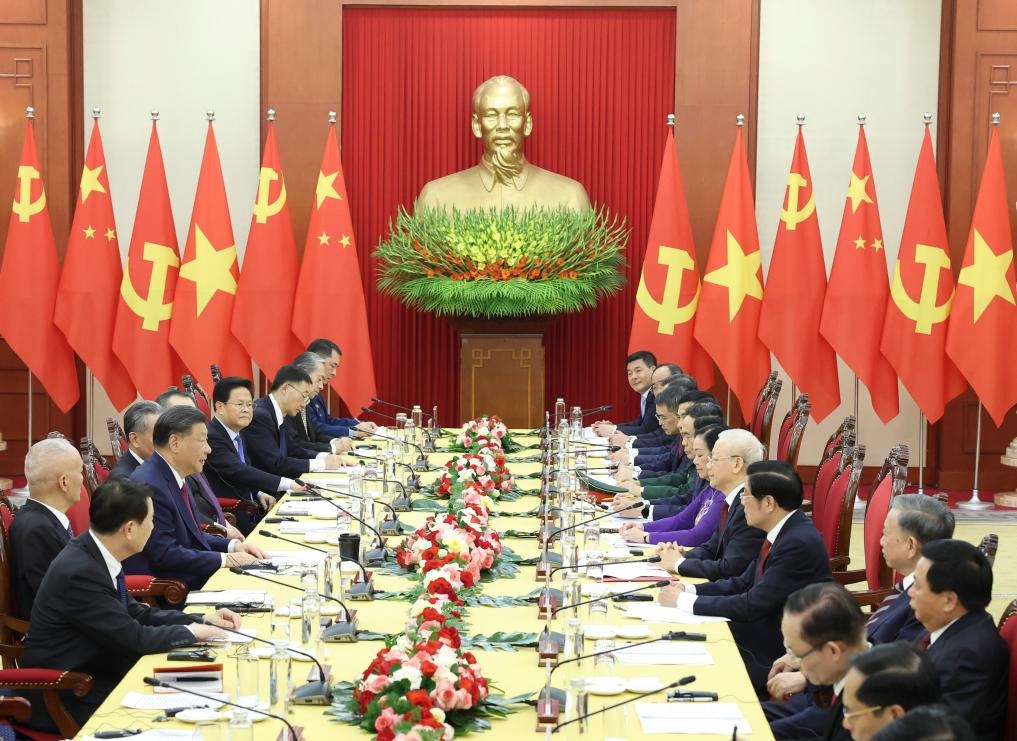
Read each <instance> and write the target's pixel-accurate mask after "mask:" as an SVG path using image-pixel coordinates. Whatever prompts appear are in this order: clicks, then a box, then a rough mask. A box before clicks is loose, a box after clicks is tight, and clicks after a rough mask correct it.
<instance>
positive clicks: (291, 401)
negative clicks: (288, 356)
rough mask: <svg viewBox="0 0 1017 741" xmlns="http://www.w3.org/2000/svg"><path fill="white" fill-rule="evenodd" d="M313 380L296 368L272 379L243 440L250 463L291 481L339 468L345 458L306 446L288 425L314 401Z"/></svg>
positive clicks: (257, 403) (289, 366)
mask: <svg viewBox="0 0 1017 741" xmlns="http://www.w3.org/2000/svg"><path fill="white" fill-rule="evenodd" d="M312 389H313V387H312V386H311V378H310V376H308V375H307V374H306V373H304V371H302V370H300V369H299V368H296V367H294V366H292V365H284V366H283V367H282V368H280V369H279V370H278V371H277V372H276V374H275V377H274V378H273V379H272V388H271V390H270V391H269V393H268V395H267V396H263V397H261V398H260V399H258V400H257V401H256V402H255V403H254V416H253V417H252V419H251V424H249V425H248V426H247V427H245V428H244V430H243V432H241V437H242V438H243V440H244V446H245V447H246V449H247V455H248V460H249V461H250V462H251V464H252V465H254V466H255V467H256V468H260V469H261V470H262V471H267V472H269V473H271V474H274V475H276V476H284V477H286V478H290V479H297V478H300V477H301V476H302V475H303V474H305V473H308V472H315V471H325V470H328V469H337V468H339V467H340V466H342V465H343V459H342V458H341V457H340V456H338V455H334V454H332V453H319V452H317V451H314V450H309V449H308V448H305V447H303V446H302V445H300V443H299V442H298V441H297V440H296V438H294V437H293V434H292V433H291V432H290V430H289V428H288V427H287V426H286V424H285V420H286V417H292V416H294V415H296V414H299V413H300V410H301V409H303V408H304V407H305V406H306V405H307V403H308V402H309V401H310V399H311V391H312Z"/></svg>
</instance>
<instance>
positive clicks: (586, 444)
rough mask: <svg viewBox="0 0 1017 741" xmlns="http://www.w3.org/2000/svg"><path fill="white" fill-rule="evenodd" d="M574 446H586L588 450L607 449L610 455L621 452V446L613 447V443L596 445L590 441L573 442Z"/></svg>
mask: <svg viewBox="0 0 1017 741" xmlns="http://www.w3.org/2000/svg"><path fill="white" fill-rule="evenodd" d="M571 444H572V445H585V446H586V447H588V448H607V450H608V452H609V453H614V452H616V451H618V450H621V447H622V446H621V445H612V444H611V443H595V442H592V441H590V440H573V441H572V442H571Z"/></svg>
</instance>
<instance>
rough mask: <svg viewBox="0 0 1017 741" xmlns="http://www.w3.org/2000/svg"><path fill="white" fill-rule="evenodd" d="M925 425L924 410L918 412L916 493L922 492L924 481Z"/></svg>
mask: <svg viewBox="0 0 1017 741" xmlns="http://www.w3.org/2000/svg"><path fill="white" fill-rule="evenodd" d="M926 439H927V436H926V427H925V412H921V411H920V412H918V493H919V494H924V493H925V492H924V491H923V490H922V483H923V481H924V474H925V441H926Z"/></svg>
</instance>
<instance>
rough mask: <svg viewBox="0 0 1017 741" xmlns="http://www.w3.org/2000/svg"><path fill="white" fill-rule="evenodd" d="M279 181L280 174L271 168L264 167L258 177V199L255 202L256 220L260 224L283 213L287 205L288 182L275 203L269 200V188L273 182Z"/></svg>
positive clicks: (284, 184) (283, 186) (283, 185)
mask: <svg viewBox="0 0 1017 741" xmlns="http://www.w3.org/2000/svg"><path fill="white" fill-rule="evenodd" d="M278 179H279V173H277V172H276V171H275V170H273V169H272V168H271V167H262V168H261V173H260V174H259V175H258V197H257V198H256V199H255V200H254V220H255V221H256V222H257V223H259V224H264V223H265V222H266V221H268V217H270V216H275V215H276V214H277V213H279V212H280V211H282V207H283V206H285V205H286V182H285V181H283V183H282V187H281V188H280V189H279V195H278V196H277V197H276V199H275V200H274V201H270V200H268V186H269V184H271V182H272V181H273V180H278Z"/></svg>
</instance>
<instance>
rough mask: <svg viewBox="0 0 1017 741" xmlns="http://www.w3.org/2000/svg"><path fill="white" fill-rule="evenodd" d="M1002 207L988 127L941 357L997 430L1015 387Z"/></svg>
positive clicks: (1014, 399)
mask: <svg viewBox="0 0 1017 741" xmlns="http://www.w3.org/2000/svg"><path fill="white" fill-rule="evenodd" d="M1008 208H1009V203H1008V201H1007V198H1006V180H1005V177H1004V175H1003V157H1002V155H1001V154H1000V150H999V134H998V132H997V126H993V127H992V138H991V139H990V140H989V152H988V154H987V155H986V158H985V170H984V171H983V172H982V183H981V185H980V186H979V187H978V199H977V200H976V201H975V212H974V214H973V215H972V217H971V233H970V234H969V235H968V241H967V245H966V246H965V247H964V260H963V261H962V262H961V269H960V274H959V275H958V276H957V292H956V293H955V294H954V297H953V309H952V311H951V313H950V326H949V329H948V331H947V337H946V352H947V355H949V356H950V357H951V358H952V359H953V362H954V363H956V364H957V368H958V369H959V370H960V372H961V373H963V374H964V377H965V378H966V379H968V383H970V384H971V387H972V388H973V389H974V391H975V393H976V394H977V395H978V398H979V399H980V400H981V402H982V404H984V405H985V408H986V409H987V410H988V412H989V415H990V416H991V417H992V419H993V421H994V422H995V423H996V426H997V427H1000V426H1002V424H1003V418H1004V417H1005V416H1006V413H1007V412H1008V411H1009V410H1010V408H1011V407H1012V406H1013V405H1014V404H1015V403H1017V385H1015V384H1014V382H1013V376H1014V368H1015V367H1017V342H1014V327H1017V304H1015V302H1014V267H1013V243H1012V242H1011V235H1010V220H1009V212H1008Z"/></svg>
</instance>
